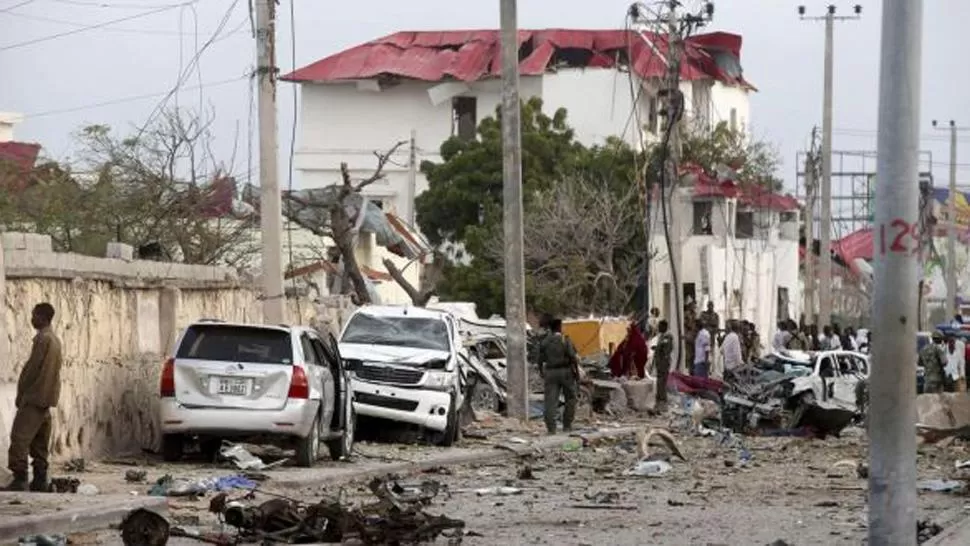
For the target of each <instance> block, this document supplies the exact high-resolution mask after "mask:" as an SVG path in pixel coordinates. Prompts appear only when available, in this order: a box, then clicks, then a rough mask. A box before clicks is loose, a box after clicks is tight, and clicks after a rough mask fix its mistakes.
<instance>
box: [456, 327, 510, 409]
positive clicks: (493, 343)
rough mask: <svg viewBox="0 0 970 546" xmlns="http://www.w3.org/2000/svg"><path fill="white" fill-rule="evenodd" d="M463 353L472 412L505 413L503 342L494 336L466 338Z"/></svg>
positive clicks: (505, 382)
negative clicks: (466, 367)
mask: <svg viewBox="0 0 970 546" xmlns="http://www.w3.org/2000/svg"><path fill="white" fill-rule="evenodd" d="M464 349H465V352H464V356H465V358H463V363H464V364H466V365H467V366H468V367H469V370H468V374H467V375H468V390H467V393H468V399H469V403H470V404H471V407H472V409H473V410H474V411H483V410H484V411H495V412H500V413H501V412H504V411H505V402H506V392H507V389H508V371H507V369H506V349H505V342H504V341H503V340H502V338H500V337H498V336H496V335H494V334H478V335H470V336H467V337H466V338H465V342H464Z"/></svg>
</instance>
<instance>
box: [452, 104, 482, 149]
mask: <svg viewBox="0 0 970 546" xmlns="http://www.w3.org/2000/svg"><path fill="white" fill-rule="evenodd" d="M451 111H452V117H453V122H452V126H451V135H452V136H457V137H458V138H460V139H462V140H474V139H475V132H476V129H477V128H478V99H476V98H475V97H455V98H453V99H452V100H451Z"/></svg>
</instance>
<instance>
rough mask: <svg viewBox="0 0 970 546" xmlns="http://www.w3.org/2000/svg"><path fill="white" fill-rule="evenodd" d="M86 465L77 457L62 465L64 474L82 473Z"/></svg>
mask: <svg viewBox="0 0 970 546" xmlns="http://www.w3.org/2000/svg"><path fill="white" fill-rule="evenodd" d="M86 466H87V463H86V462H85V461H84V459H82V458H80V457H78V458H75V459H71V460H70V461H67V462H66V463H64V472H84V469H85V467H86Z"/></svg>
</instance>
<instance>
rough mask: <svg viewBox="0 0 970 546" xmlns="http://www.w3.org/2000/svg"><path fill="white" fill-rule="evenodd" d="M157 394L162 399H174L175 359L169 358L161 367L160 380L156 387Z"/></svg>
mask: <svg viewBox="0 0 970 546" xmlns="http://www.w3.org/2000/svg"><path fill="white" fill-rule="evenodd" d="M158 393H159V394H160V395H161V396H162V398H174V397H175V359H174V358H170V359H168V360H166V361H165V364H163V365H162V380H161V381H160V382H159V385H158Z"/></svg>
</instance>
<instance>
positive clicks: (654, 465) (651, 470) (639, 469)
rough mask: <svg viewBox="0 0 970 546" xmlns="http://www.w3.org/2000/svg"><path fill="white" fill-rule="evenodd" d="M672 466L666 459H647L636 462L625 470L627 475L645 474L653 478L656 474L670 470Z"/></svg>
mask: <svg viewBox="0 0 970 546" xmlns="http://www.w3.org/2000/svg"><path fill="white" fill-rule="evenodd" d="M672 468H673V466H671V465H670V463H668V462H667V461H649V460H643V461H640V462H639V463H637V465H636V466H635V467H633V468H632V469H630V470H628V471H627V474H628V475H632V476H645V477H648V478H653V477H657V476H663V475H664V474H666V473H667V472H670V470H671V469H672Z"/></svg>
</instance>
